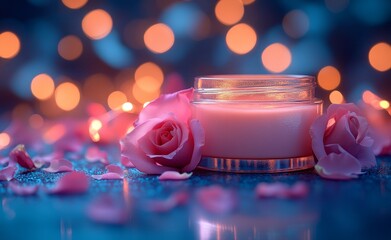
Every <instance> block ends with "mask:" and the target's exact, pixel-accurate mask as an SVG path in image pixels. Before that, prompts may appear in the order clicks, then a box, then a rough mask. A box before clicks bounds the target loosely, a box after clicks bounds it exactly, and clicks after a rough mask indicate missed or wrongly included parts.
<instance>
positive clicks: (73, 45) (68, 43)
mask: <svg viewBox="0 0 391 240" xmlns="http://www.w3.org/2000/svg"><path fill="white" fill-rule="evenodd" d="M57 50H58V54H60V56H61V57H62V58H64V59H65V60H69V61H71V60H75V59H77V58H78V57H80V55H81V54H82V52H83V44H82V42H81V40H80V38H78V37H76V36H73V35H69V36H66V37H64V38H63V39H61V40H60V42H59V43H58V47H57Z"/></svg>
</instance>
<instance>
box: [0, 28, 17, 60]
mask: <svg viewBox="0 0 391 240" xmlns="http://www.w3.org/2000/svg"><path fill="white" fill-rule="evenodd" d="M19 51H20V40H19V38H18V36H16V34H15V33H13V32H3V33H1V34H0V57H1V58H5V59H10V58H13V57H15V56H16V55H17V54H18V53H19Z"/></svg>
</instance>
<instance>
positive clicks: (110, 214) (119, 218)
mask: <svg viewBox="0 0 391 240" xmlns="http://www.w3.org/2000/svg"><path fill="white" fill-rule="evenodd" d="M87 215H88V217H89V218H90V219H91V220H93V221H95V222H99V223H105V224H124V223H126V222H127V221H128V219H129V217H130V214H129V210H128V209H127V208H126V206H125V205H124V204H123V203H118V202H117V201H115V199H113V198H112V197H110V196H106V195H105V196H102V197H99V198H98V199H96V200H95V201H93V202H92V203H91V204H90V205H89V206H88V209H87Z"/></svg>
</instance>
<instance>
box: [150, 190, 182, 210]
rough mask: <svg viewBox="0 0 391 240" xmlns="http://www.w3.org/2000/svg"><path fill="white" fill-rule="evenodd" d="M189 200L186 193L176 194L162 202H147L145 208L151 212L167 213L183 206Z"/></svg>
mask: <svg viewBox="0 0 391 240" xmlns="http://www.w3.org/2000/svg"><path fill="white" fill-rule="evenodd" d="M188 200H189V194H188V193H187V192H177V193H174V194H172V195H171V196H169V197H168V198H167V199H163V200H152V201H150V202H148V204H147V208H148V210H150V211H152V212H168V211H170V210H171V209H173V208H175V207H177V206H181V205H185V204H186V203H187V202H188Z"/></svg>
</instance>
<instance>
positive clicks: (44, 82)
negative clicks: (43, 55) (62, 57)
mask: <svg viewBox="0 0 391 240" xmlns="http://www.w3.org/2000/svg"><path fill="white" fill-rule="evenodd" d="M31 92H32V94H33V95H34V97H36V98H38V99H39V100H45V99H48V98H50V97H51V96H52V95H53V92H54V81H53V79H52V78H51V77H50V76H49V75H47V74H45V73H41V74H38V75H37V76H35V77H34V78H33V80H32V81H31Z"/></svg>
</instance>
